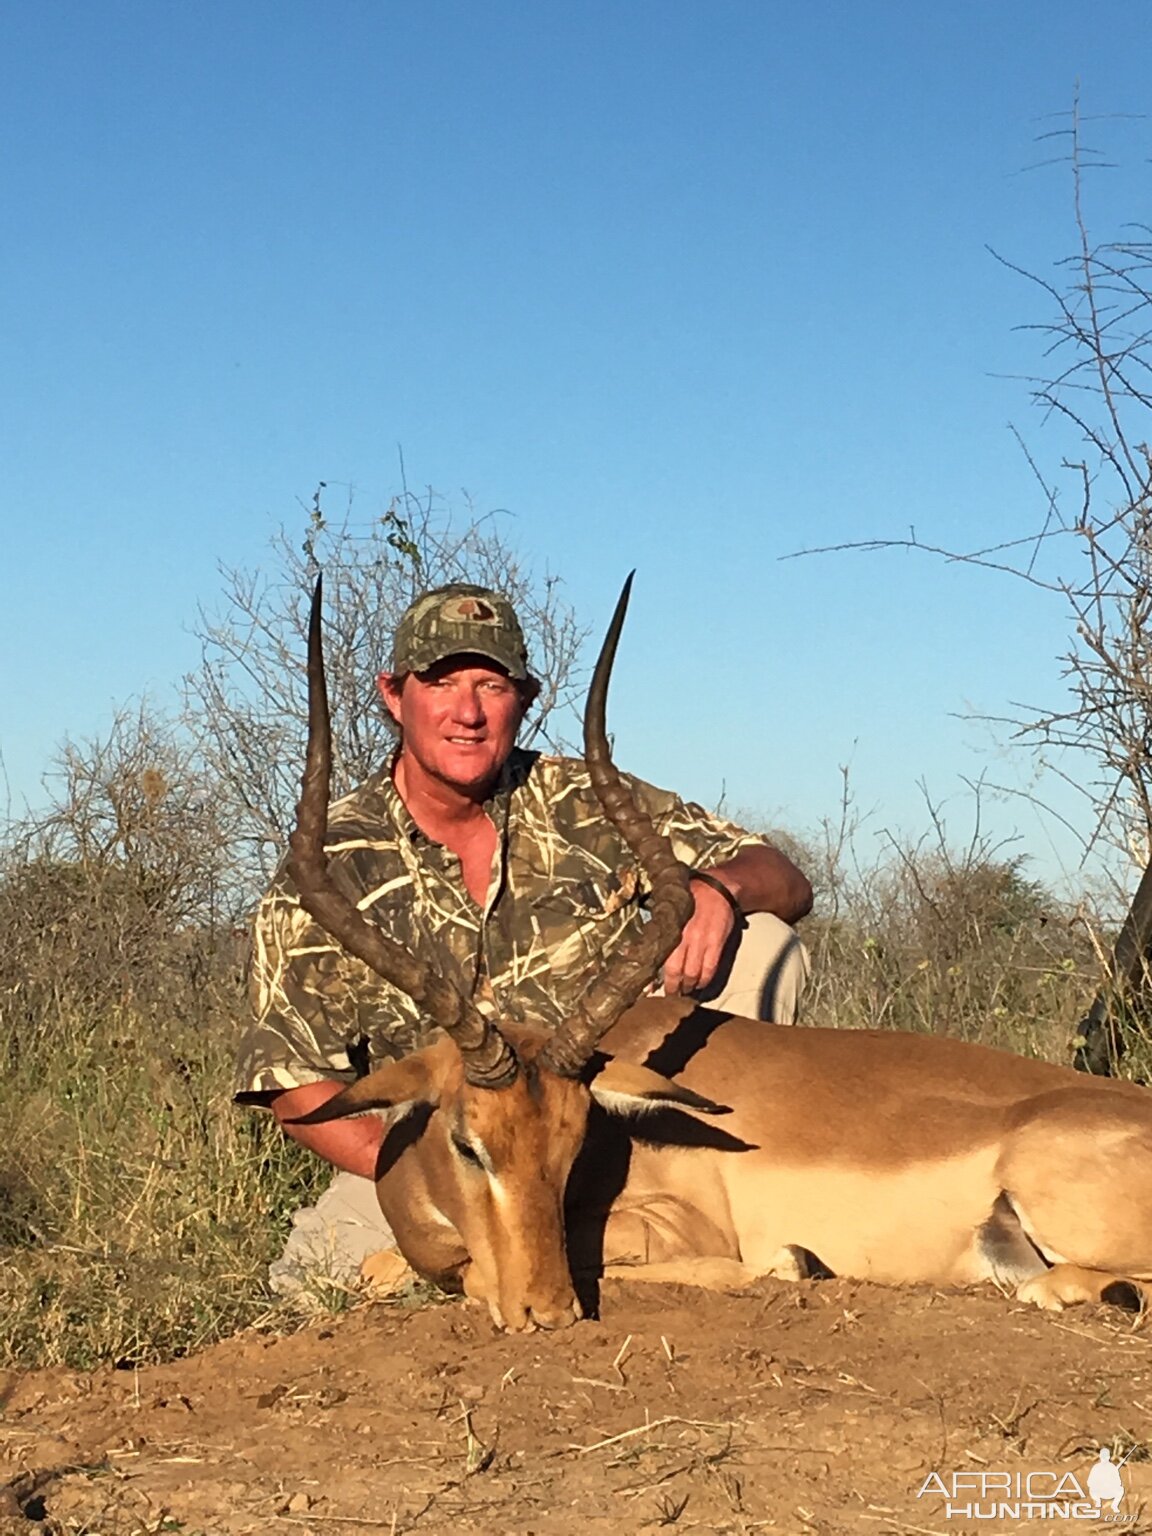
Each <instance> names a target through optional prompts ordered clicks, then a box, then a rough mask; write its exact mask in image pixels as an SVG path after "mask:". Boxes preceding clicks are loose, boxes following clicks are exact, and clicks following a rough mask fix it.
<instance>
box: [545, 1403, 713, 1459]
mask: <svg viewBox="0 0 1152 1536" xmlns="http://www.w3.org/2000/svg"><path fill="white" fill-rule="evenodd" d="M668 1424H686V1425H688V1426H689V1427H690V1428H692V1429H727V1430H729V1431H730V1430H731V1428H732V1426H731V1424H713V1423H710V1422H709V1421H708V1420H706V1419H685V1418H681V1416H680V1415H679V1414H676V1413H670V1414H667V1415H666V1416H665V1417H664V1418H662V1419H653V1420H652V1421H651V1423H648V1424H639V1425H637V1427H636V1428H635V1429H626V1430H624V1431H623V1433H622V1434H619V1435H609V1436H608V1438H607V1439H606V1440H597V1441H595V1442H594V1444H592V1445H572V1446H569V1447H568V1449H569V1450H572V1451H578V1452H579V1453H580V1455H581V1456H587V1455H589V1454H590V1453H591V1452H592V1451H602V1450H603V1449H604V1447H605V1446H606V1445H616V1444H618V1443H619V1442H620V1441H621V1440H631V1439H632V1438H633V1437H634V1436H635V1435H647V1434H650V1433H651V1432H652V1430H654V1429H663V1428H664V1427H665V1426H666V1425H668Z"/></svg>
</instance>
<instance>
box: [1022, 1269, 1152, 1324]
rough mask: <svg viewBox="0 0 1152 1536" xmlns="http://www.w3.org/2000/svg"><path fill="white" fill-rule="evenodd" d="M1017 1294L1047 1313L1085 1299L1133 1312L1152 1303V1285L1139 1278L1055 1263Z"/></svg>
mask: <svg viewBox="0 0 1152 1536" xmlns="http://www.w3.org/2000/svg"><path fill="white" fill-rule="evenodd" d="M1016 1295H1017V1297H1018V1298H1019V1299H1020V1300H1021V1301H1030V1302H1031V1303H1032V1304H1033V1306H1037V1307H1043V1309H1044V1310H1045V1312H1062V1311H1063V1310H1064V1308H1065V1307H1069V1306H1075V1305H1076V1303H1077V1302H1082V1301H1095V1302H1101V1301H1103V1302H1108V1303H1110V1304H1111V1305H1112V1306H1114V1307H1124V1308H1125V1310H1126V1311H1129V1312H1139V1311H1142V1310H1143V1309H1144V1308H1145V1307H1147V1306H1149V1305H1150V1304H1152V1288H1150V1287H1148V1286H1147V1285H1141V1284H1140V1282H1139V1281H1138V1280H1126V1279H1125V1278H1124V1277H1123V1276H1122V1275H1111V1274H1108V1273H1107V1272H1106V1271H1105V1270H1102V1269H1083V1268H1082V1267H1081V1266H1080V1265H1079V1264H1054V1265H1053V1266H1052V1268H1051V1269H1046V1270H1045V1271H1044V1273H1043V1274H1042V1275H1033V1276H1032V1278H1031V1279H1030V1280H1025V1281H1024V1283H1023V1285H1019V1286H1017V1288H1016Z"/></svg>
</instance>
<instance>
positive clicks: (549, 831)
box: [237, 748, 763, 1103]
mask: <svg viewBox="0 0 1152 1536" xmlns="http://www.w3.org/2000/svg"><path fill="white" fill-rule="evenodd" d="M627 782H628V783H629V784H630V785H631V787H632V790H633V792H634V793H635V795H636V796H637V799H638V800H639V801H640V803H641V804H642V805H643V806H644V808H645V810H646V811H647V812H648V814H649V815H650V816H651V817H652V819H653V821H654V822H655V824H656V826H657V828H658V830H659V831H661V832H663V833H664V834H665V835H666V836H667V837H669V838H671V840H672V845H673V847H674V849H675V851H676V855H677V857H678V858H680V859H682V860H684V862H685V863H688V864H692V865H699V866H700V867H701V868H707V867H708V866H710V865H713V864H721V863H723V862H725V861H726V860H727V859H730V858H732V857H733V855H734V854H735V853H737V852H738V851H739V849H741V848H743V847H746V846H748V845H753V846H762V844H763V839H761V838H758V837H753V836H752V835H751V834H749V833H747V832H743V831H741V829H740V828H739V827H736V826H734V825H733V824H732V823H731V822H727V821H723V820H721V819H720V818H718V817H716V816H711V815H709V814H708V813H707V812H706V811H704V810H702V809H701V808H700V807H699V806H697V805H690V804H686V803H685V802H683V801H682V800H679V799H678V798H677V797H676V796H675V795H673V794H669V793H668V792H667V791H665V790H660V789H654V788H653V787H652V786H651V785H650V784H645V783H643V782H641V781H640V780H637V779H628V780H627ZM488 814H489V815H490V816H491V818H492V820H493V822H494V823H495V825H496V829H497V833H498V841H497V852H496V855H495V857H494V858H493V864H492V873H491V877H490V880H489V886H488V896H487V901H486V903H485V906H484V909H483V910H481V908H480V907H478V906H477V905H476V903H475V902H474V901H473V900H472V898H471V896H470V895H469V894H468V891H467V889H466V887H465V884H464V878H463V872H462V869H461V865H460V861H459V859H458V858H457V857H456V855H455V854H453V853H452V852H450V851H449V850H448V849H447V848H445V847H442V846H441V845H440V844H438V843H435V842H433V841H432V840H431V839H430V838H428V837H426V836H425V835H424V833H422V832H421V831H420V830H419V828H418V827H417V826H416V824H415V823H414V822H413V820H412V818H411V816H410V815H409V813H408V811H407V809H406V807H405V805H404V803H403V801H402V800H401V798H400V796H399V794H398V792H397V790H396V787H395V785H394V784H393V782H392V774H391V766H389V768H388V769H387V770H386V771H385V772H383V773H380V774H377V775H376V776H375V777H374V778H372V779H370V780H369V781H368V782H367V783H366V784H364V785H362V786H361V787H360V788H359V789H357V790H354V791H353V793H352V794H350V795H347V796H346V797H345V798H344V799H342V800H339V801H337V802H336V803H335V804H334V805H333V806H332V808H331V811H330V812H329V825H328V834H327V838H326V846H327V849H328V852H329V855H330V858H331V863H332V869H333V873H334V877H335V878H336V879H337V880H338V881H340V883H341V884H342V886H343V888H344V890H345V892H346V894H347V895H349V896H350V897H352V899H354V900H355V901H356V902H357V904H358V905H359V907H360V909H361V910H362V911H363V912H365V913H366V914H368V915H369V916H370V917H371V918H372V919H373V920H374V921H375V922H377V923H378V924H379V925H380V926H381V928H382V929H383V930H384V932H385V933H387V934H388V935H389V936H390V937H391V938H393V939H395V940H396V941H397V942H398V943H399V944H401V945H403V946H404V948H405V949H407V950H409V951H411V952H412V953H413V954H415V955H418V956H419V957H421V958H422V959H424V960H426V961H428V962H429V963H431V964H432V965H434V966H436V967H437V968H438V969H440V970H441V971H444V972H447V973H449V974H450V975H451V976H452V977H453V978H454V979H455V981H456V983H457V985H458V986H459V987H460V988H461V989H462V990H463V991H464V992H465V993H467V994H472V995H474V997H475V999H476V1002H477V1004H478V1006H479V1007H480V1008H481V1009H482V1010H484V1011H485V1012H489V1013H492V1014H493V1015H499V1016H501V1017H504V1018H510V1019H516V1020H523V1021H531V1022H535V1023H541V1024H543V1025H545V1026H546V1027H548V1028H555V1027H556V1026H557V1025H558V1024H559V1023H560V1022H561V1020H562V1019H564V1018H565V1017H566V1016H567V1015H569V1014H570V1013H571V1012H572V1010H573V1008H574V1006H575V1005H576V1003H577V1002H578V1001H579V999H580V997H581V995H582V993H583V991H584V988H585V985H586V982H587V978H588V975H589V973H590V972H591V971H592V970H593V969H594V968H595V967H596V966H597V965H599V964H600V963H601V962H602V960H603V957H605V956H607V955H609V954H611V953H612V951H613V950H615V949H616V948H617V946H618V945H619V944H620V943H621V941H622V940H623V939H624V938H625V937H626V936H627V935H628V934H629V933H630V932H634V931H635V929H636V927H637V926H638V925H639V924H641V923H642V922H643V921H644V919H643V917H642V916H641V912H642V908H643V905H644V901H645V897H646V894H647V891H646V886H645V882H644V880H643V878H642V877H641V876H640V875H639V872H638V870H637V868H636V863H635V859H634V857H633V855H632V854H631V852H630V851H629V849H628V847H627V844H626V843H625V842H624V840H623V839H622V838H621V836H620V834H619V833H618V832H617V831H616V830H615V828H614V827H612V826H611V825H610V824H608V823H607V822H606V821H605V818H604V813H603V811H602V810H601V809H600V805H599V802H598V801H597V799H596V796H595V794H594V792H593V790H592V788H591V785H590V783H589V780H588V771H587V769H586V768H585V766H584V764H583V762H582V761H580V760H579V759H575V758H561V757H542V756H540V755H539V754H537V753H533V752H526V751H523V750H521V749H519V748H517V749H516V750H515V751H513V753H512V755H511V756H510V758H509V759H508V762H507V764H506V765H505V768H504V773H503V777H502V780H501V784H500V788H499V790H498V791H497V793H496V794H495V795H494V796H493V797H492V799H491V800H490V801H489V803H488ZM252 1003H253V1010H254V1013H255V1021H254V1023H253V1024H252V1025H251V1026H250V1028H249V1029H248V1031H247V1033H246V1034H245V1036H244V1039H243V1042H242V1044H241V1048H240V1056H239V1063H238V1068H237V1090H238V1092H237V1097H238V1098H239V1099H240V1100H241V1101H246V1102H257V1103H258V1102H261V1101H262V1100H263V1099H264V1096H265V1095H267V1094H269V1093H274V1092H276V1091H277V1090H279V1089H283V1088H294V1087H298V1086H299V1085H301V1084H303V1083H309V1082H315V1081H317V1080H320V1079H325V1078H351V1077H353V1076H355V1075H356V1073H357V1071H360V1072H363V1071H365V1070H367V1069H368V1067H369V1066H371V1065H372V1064H374V1063H379V1062H380V1061H381V1060H384V1059H386V1058H388V1057H390V1056H398V1055H402V1054H404V1052H406V1051H408V1050H411V1049H412V1048H413V1047H415V1046H417V1045H420V1044H422V1043H424V1042H425V1041H426V1040H427V1038H428V1037H429V1035H430V1033H431V1026H430V1025H429V1023H428V1021H427V1020H426V1019H424V1018H422V1017H421V1014H420V1010H419V1009H418V1007H417V1005H416V1004H415V1003H414V1002H413V1001H412V999H411V998H410V997H408V996H407V995H406V994H405V993H403V992H401V991H399V990H398V989H397V988H395V987H393V986H392V985H391V984H390V983H388V982H386V981H383V980H382V979H381V978H380V977H379V976H377V975H376V974H375V973H374V972H373V971H370V970H369V969H368V968H367V966H365V965H364V964H363V963H362V962H361V961H359V960H357V959H355V958H354V957H353V956H351V955H348V954H346V953H345V952H344V951H343V950H342V949H341V948H340V946H339V945H338V944H337V943H336V942H335V941H334V940H332V939H331V938H329V937H328V935H327V934H326V933H324V932H323V930H322V929H320V928H319V927H318V926H317V924H316V923H314V922H313V920H312V919H311V918H310V917H309V916H308V915H307V913H306V912H304V911H303V909H302V908H301V907H300V905H299V901H298V899H297V895H296V891H295V887H294V886H293V884H292V881H291V879H290V878H289V876H288V875H287V873H286V872H285V870H284V868H283V867H281V870H280V872H279V874H278V875H277V878H276V880H275V881H274V882H273V884H272V887H271V889H270V890H269V892H268V894H267V896H265V898H264V900H263V902H262V903H261V906H260V910H259V912H258V914H257V918H256V928H255V945H254V951H253V964H252Z"/></svg>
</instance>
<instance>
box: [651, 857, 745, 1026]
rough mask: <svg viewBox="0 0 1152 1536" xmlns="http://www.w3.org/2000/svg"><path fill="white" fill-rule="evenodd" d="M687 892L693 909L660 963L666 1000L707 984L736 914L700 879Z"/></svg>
mask: <svg viewBox="0 0 1152 1536" xmlns="http://www.w3.org/2000/svg"><path fill="white" fill-rule="evenodd" d="M709 873H710V874H714V873H715V872H714V871H709ZM691 891H692V897H693V899H694V901H695V903H696V910H695V911H694V912H693V913H692V916H691V917H690V918H689V919H688V921H687V922H686V923H685V924H684V932H683V933H682V934H681V936H680V942H679V944H677V946H676V948H675V949H674V950H673V951H672V953H671V954H670V955H669V956H668V958H667V960H665V962H664V991H665V992H666V993H667V995H668V996H669V997H672V996H674V995H675V994H676V993H678V992H679V993H687V992H698V991H699V990H700V988H701V987H706V986H707V985H708V983H709V982H710V981H711V980H712V978H713V976H715V974H716V967H717V966H718V965H719V964H720V956H721V955H722V954H723V953H724V945H725V944H726V943H727V942H728V935H729V934H730V933H731V932H732V930H733V928H735V926H736V914H735V912H733V910H732V906H731V904H730V903H729V902H727V901H725V899H724V897H723V896H721V894H720V892H719V891H717V890H714V889H713V888H712V886H710V885H705V883H704V882H703V881H702V880H693V881H692V884H691Z"/></svg>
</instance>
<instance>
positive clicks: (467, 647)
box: [392, 581, 528, 680]
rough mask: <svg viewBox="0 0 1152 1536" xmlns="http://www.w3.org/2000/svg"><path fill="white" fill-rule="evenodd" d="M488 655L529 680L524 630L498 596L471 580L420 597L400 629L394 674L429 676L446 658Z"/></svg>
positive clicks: (394, 646)
mask: <svg viewBox="0 0 1152 1536" xmlns="http://www.w3.org/2000/svg"><path fill="white" fill-rule="evenodd" d="M465 654H469V655H476V656H485V657H487V658H488V660H489V661H494V662H495V663H496V664H497V666H500V667H503V668H504V670H505V672H507V674H508V676H509V677H515V678H517V679H520V680H523V679H524V678H526V677H527V676H528V652H527V649H526V647H525V644H524V631H523V630H522V629H521V628H520V621H519V620H518V619H517V617H516V615H515V613H514V612H513V610H512V604H511V603H510V602H509V601H508V599H507V598H506V597H504V596H503V595H502V594H501V593H499V592H490V591H489V590H488V588H487V587H473V586H470V585H469V584H468V583H467V582H462V581H457V582H453V583H452V585H451V586H447V587H436V588H435V589H434V590H433V591H431V592H425V593H423V595H422V596H420V597H418V598H417V599H416V601H415V602H414V603H413V604H412V606H411V607H410V608H409V609H408V610H407V612H406V613H405V614H404V617H403V618H402V619H401V620H400V623H399V624H398V625H397V626H396V638H395V639H394V641H393V643H392V671H393V672H425V671H427V669H428V668H429V667H431V666H434V665H435V663H436V662H438V661H443V660H444V658H445V657H446V656H462V655H465Z"/></svg>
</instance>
